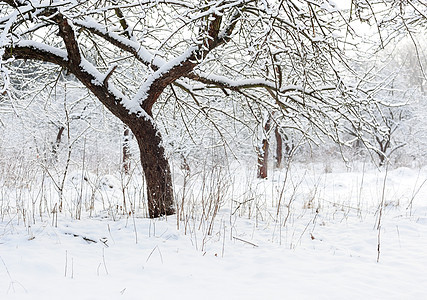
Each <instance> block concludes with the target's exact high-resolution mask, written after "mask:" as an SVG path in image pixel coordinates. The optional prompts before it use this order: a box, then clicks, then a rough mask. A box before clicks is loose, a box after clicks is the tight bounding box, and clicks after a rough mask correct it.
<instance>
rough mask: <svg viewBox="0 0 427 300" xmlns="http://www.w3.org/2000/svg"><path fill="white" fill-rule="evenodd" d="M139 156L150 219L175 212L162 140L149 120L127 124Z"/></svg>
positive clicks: (170, 177) (170, 180) (168, 168)
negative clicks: (136, 143)
mask: <svg viewBox="0 0 427 300" xmlns="http://www.w3.org/2000/svg"><path fill="white" fill-rule="evenodd" d="M129 127H130V128H131V129H132V132H133V134H134V135H135V139H136V140H137V142H138V146H139V149H140V154H141V165H142V168H143V170H144V175H145V180H146V183H147V198H148V213H149V216H150V218H157V217H160V216H164V215H171V214H173V213H174V212H175V208H174V197H173V189H172V176H171V171H170V167H169V162H168V160H167V159H166V157H165V150H164V148H163V146H162V138H161V135H160V133H159V132H158V131H157V129H156V128H155V126H154V124H153V123H152V122H151V121H150V120H143V119H140V120H139V122H135V123H133V124H129Z"/></svg>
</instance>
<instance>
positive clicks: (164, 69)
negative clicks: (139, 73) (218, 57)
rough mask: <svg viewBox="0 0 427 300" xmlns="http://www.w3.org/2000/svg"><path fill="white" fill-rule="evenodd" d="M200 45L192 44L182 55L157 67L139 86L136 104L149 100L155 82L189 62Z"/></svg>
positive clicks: (134, 101)
mask: <svg viewBox="0 0 427 300" xmlns="http://www.w3.org/2000/svg"><path fill="white" fill-rule="evenodd" d="M198 48H199V47H197V46H192V47H190V48H189V49H187V51H185V52H184V53H183V54H181V55H180V56H178V57H176V58H174V59H171V60H170V61H168V62H167V63H165V64H162V66H161V67H160V68H159V69H157V70H156V71H155V72H154V73H153V74H152V75H149V76H147V79H146V80H145V81H144V83H143V84H142V85H141V87H140V88H139V90H138V92H137V93H136V95H135V96H134V97H133V99H132V102H133V103H134V105H137V106H140V105H142V104H143V103H144V101H146V100H147V98H148V97H149V96H150V93H152V92H153V91H152V90H153V88H154V89H155V88H156V87H153V84H155V83H156V81H159V80H161V79H162V77H167V76H168V75H169V74H170V73H171V72H172V71H173V69H174V68H179V67H180V66H182V65H183V63H184V62H188V59H189V58H190V57H192V56H193V55H194V53H195V51H196V50H198Z"/></svg>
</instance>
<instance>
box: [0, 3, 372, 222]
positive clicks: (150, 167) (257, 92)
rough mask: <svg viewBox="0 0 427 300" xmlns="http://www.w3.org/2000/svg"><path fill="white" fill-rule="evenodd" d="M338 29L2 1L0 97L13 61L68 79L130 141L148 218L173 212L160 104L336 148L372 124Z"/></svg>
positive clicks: (226, 8)
mask: <svg viewBox="0 0 427 300" xmlns="http://www.w3.org/2000/svg"><path fill="white" fill-rule="evenodd" d="M331 2H332V1H331ZM346 21H347V19H346V17H345V16H344V15H343V13H342V12H341V11H340V10H338V9H337V8H336V7H335V6H334V5H333V4H331V3H329V1H321V0H316V1H311V0H310V1H309V0H292V1H291V0H288V1H257V0H225V1H223V0H218V1H204V0H202V1H194V0H183V1H175V0H161V1H158V0H144V1H132V0H125V1H116V0H89V1H80V0H50V1H47V0H43V1H42V0H40V1H36V0H3V1H0V68H1V75H2V77H3V81H2V86H0V93H1V94H2V95H3V97H6V96H7V97H10V98H13V97H14V94H13V92H12V91H11V88H10V85H11V84H13V83H12V82H11V81H10V80H9V75H10V74H11V73H13V72H14V64H11V62H13V61H14V60H25V61H30V60H36V61H42V62H46V63H48V64H41V65H40V66H39V67H40V68H43V65H48V66H49V68H52V64H53V65H56V66H57V72H60V71H61V70H65V71H66V72H68V73H69V74H72V75H73V76H74V78H75V80H76V81H79V82H81V84H83V85H84V86H85V87H86V88H87V89H88V90H90V91H91V93H92V94H93V95H94V96H95V97H96V98H97V99H98V100H99V101H100V102H101V103H102V104H103V105H104V106H105V107H107V108H108V110H110V111H111V113H112V114H114V115H115V116H116V117H117V118H119V119H120V120H121V121H122V122H123V123H124V124H126V125H127V126H128V127H129V128H130V130H131V131H132V133H133V135H134V136H135V139H136V140H137V143H138V146H139V149H140V155H141V164H142V167H143V170H144V173H145V178H146V182H147V196H148V208H149V215H150V217H157V216H160V215H167V214H172V213H174V201H173V189H172V180H171V171H170V167H169V163H168V160H167V158H166V157H165V148H164V145H163V143H162V134H161V132H160V130H159V127H158V126H157V125H156V122H155V119H154V118H153V116H154V112H155V111H156V110H159V109H161V107H159V106H158V105H156V104H158V103H159V102H160V100H161V99H163V101H173V100H174V99H175V100H176V101H178V100H177V99H178V98H179V99H180V101H185V103H187V104H189V105H192V106H193V107H195V108H196V109H197V110H198V111H199V113H200V115H204V116H206V117H207V118H209V113H210V110H211V109H216V108H217V107H220V106H221V105H220V104H226V103H228V102H229V103H233V105H235V104H236V103H237V104H239V105H240V106H241V107H244V108H247V109H248V110H249V111H251V113H252V114H253V116H254V119H258V120H262V116H263V115H265V113H267V114H269V115H271V116H273V115H274V116H276V117H275V120H273V121H275V122H284V123H286V127H287V128H292V129H293V130H299V131H300V132H301V133H303V134H304V135H307V136H309V133H311V132H315V133H321V135H322V136H329V137H332V138H333V139H335V140H338V139H339V137H340V119H342V118H344V119H345V120H346V122H349V123H357V124H360V123H363V124H364V126H362V127H363V128H367V127H369V126H371V124H369V118H366V119H365V118H363V116H364V114H362V113H361V112H362V111H363V112H364V113H366V108H367V107H370V106H369V101H370V98H369V97H368V98H366V97H364V96H363V95H365V94H363V93H362V94H359V93H358V89H359V88H360V87H361V85H360V84H357V85H353V86H350V85H348V84H347V82H346V80H345V79H344V78H343V76H342V74H343V71H344V70H347V74H352V73H351V70H350V73H349V72H348V69H349V67H348V64H347V63H346V57H345V55H344V53H343V45H344V38H345V37H344V35H343V31H344V29H345V28H346ZM353 82H354V81H353ZM361 97H362V98H361ZM183 109H185V107H183ZM165 115H167V114H165V113H164V112H162V114H160V116H163V117H164V116H165ZM260 123H262V122H260ZM162 124H166V122H162ZM216 125H218V124H216ZM249 125H250V124H249ZM216 128H219V126H216ZM162 133H163V134H164V132H162Z"/></svg>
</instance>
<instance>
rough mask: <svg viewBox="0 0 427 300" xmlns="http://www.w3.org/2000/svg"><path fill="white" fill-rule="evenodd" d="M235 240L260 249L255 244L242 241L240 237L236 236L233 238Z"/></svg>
mask: <svg viewBox="0 0 427 300" xmlns="http://www.w3.org/2000/svg"><path fill="white" fill-rule="evenodd" d="M233 239H235V240H238V241H241V242H243V243H246V244H249V245H251V246H254V247H258V245H256V244H254V243H251V242H248V241H245V240H242V239H241V238H238V237H235V236H233Z"/></svg>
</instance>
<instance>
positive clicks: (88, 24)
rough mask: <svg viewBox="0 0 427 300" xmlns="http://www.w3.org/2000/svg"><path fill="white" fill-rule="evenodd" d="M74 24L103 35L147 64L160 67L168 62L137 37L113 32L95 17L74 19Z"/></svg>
mask: <svg viewBox="0 0 427 300" xmlns="http://www.w3.org/2000/svg"><path fill="white" fill-rule="evenodd" d="M74 24H75V25H77V26H80V27H82V28H85V29H87V30H88V31H90V32H92V33H93V34H96V35H98V36H100V37H102V38H103V39H105V40H106V41H108V42H110V43H111V44H113V45H114V46H116V47H118V48H120V49H122V50H124V51H127V52H129V53H131V54H133V55H135V56H136V57H137V58H138V60H139V61H141V62H142V63H144V64H146V65H152V66H154V67H155V68H159V67H160V66H162V65H163V64H165V63H166V61H165V60H164V59H162V58H161V57H159V56H156V55H154V54H153V53H151V52H150V51H149V50H147V49H146V48H145V47H143V46H142V45H141V44H140V43H138V42H137V41H136V40H135V39H132V40H131V39H128V38H126V37H124V36H121V35H119V34H117V33H115V32H111V31H109V30H107V29H106V28H105V26H104V25H102V24H100V23H99V22H97V21H96V20H94V19H93V18H89V17H86V18H85V19H84V20H79V19H76V20H74Z"/></svg>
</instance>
